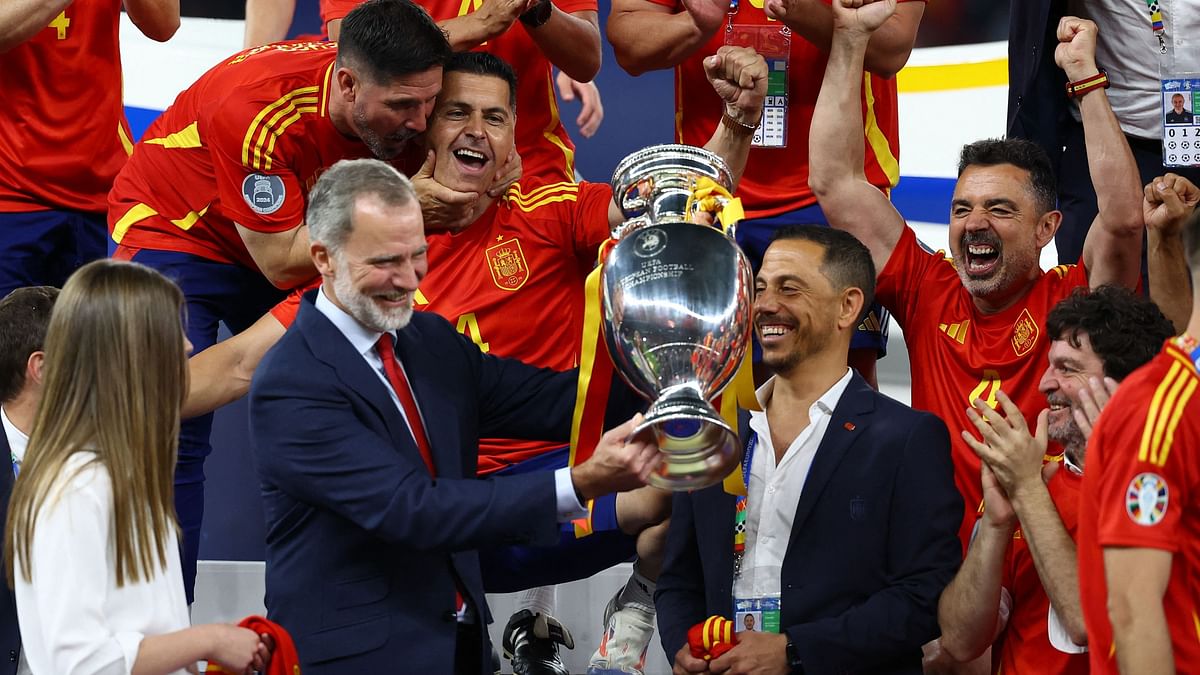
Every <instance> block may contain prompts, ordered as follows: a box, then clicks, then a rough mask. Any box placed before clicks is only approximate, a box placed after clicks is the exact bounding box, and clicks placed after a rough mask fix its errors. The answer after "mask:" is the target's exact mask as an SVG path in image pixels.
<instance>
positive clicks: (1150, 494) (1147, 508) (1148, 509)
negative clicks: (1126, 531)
mask: <svg viewBox="0 0 1200 675" xmlns="http://www.w3.org/2000/svg"><path fill="white" fill-rule="evenodd" d="M1169 498H1170V495H1169V493H1168V491H1167V481H1165V480H1163V479H1162V476H1159V475H1158V474H1153V473H1140V474H1138V475H1137V476H1135V477H1134V479H1133V481H1132V482H1130V483H1129V489H1128V490H1126V491H1125V512H1126V513H1128V514H1129V517H1130V518H1131V519H1132V520H1133V522H1135V523H1137V524H1138V525H1147V526H1149V525H1157V524H1159V523H1161V522H1162V519H1163V516H1165V515H1166V514H1167V502H1168V500H1169Z"/></svg>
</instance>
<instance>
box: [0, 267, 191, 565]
mask: <svg viewBox="0 0 1200 675" xmlns="http://www.w3.org/2000/svg"><path fill="white" fill-rule="evenodd" d="M182 310H183V294H182V293H181V292H180V290H179V288H178V287H176V286H175V285H174V284H172V283H171V282H170V281H167V279H166V278H165V277H163V276H162V275H161V274H159V273H158V272H155V271H154V270H152V269H150V268H148V267H144V266H142V265H138V264H135V263H127V262H118V261H113V260H98V261H96V262H93V263H90V264H88V265H86V266H84V267H83V268H81V269H80V270H79V271H77V272H76V273H75V274H73V275H72V276H71V278H70V279H69V280H67V283H66V286H65V287H64V288H63V290H62V293H61V294H60V295H59V297H58V301H57V303H55V307H54V311H53V313H52V314H51V317H50V326H49V328H48V329H47V333H46V343H45V352H46V361H45V377H44V379H43V384H42V398H41V402H40V403H39V405H38V409H37V415H36V416H35V418H34V422H33V430H32V432H31V433H30V437H29V448H28V450H27V453H26V457H25V461H24V462H23V464H22V468H21V475H20V477H19V479H18V480H17V482H16V485H15V486H14V489H13V494H12V500H11V502H10V504H9V508H8V523H7V529H6V530H5V531H6V532H7V536H6V537H5V542H4V562H5V568H6V570H5V571H6V573H7V577H8V583H9V585H10V586H11V585H13V583H14V579H15V576H16V574H15V572H16V570H14V561H15V560H18V559H19V560H20V573H21V575H22V577H23V578H24V579H25V580H26V581H32V568H31V563H30V555H31V551H32V546H33V533H34V528H35V527H36V525H37V522H36V521H37V516H38V511H39V510H40V509H41V508H42V507H43V506H45V505H46V502H47V501H48V500H51V499H55V498H57V494H58V490H59V489H61V487H62V486H64V485H65V484H66V482H67V481H69V480H70V479H71V478H72V476H67V475H63V474H64V472H65V471H66V466H67V463H68V461H69V460H70V459H71V457H72V456H73V455H75V454H76V453H78V452H94V453H95V454H96V456H97V461H98V462H99V463H100V464H102V465H103V466H104V468H105V469H107V471H108V474H109V476H110V477H111V479H112V494H113V509H112V511H113V522H112V525H113V542H112V544H113V547H114V550H115V554H116V555H115V559H116V570H115V574H116V583H117V586H122V585H124V584H125V583H126V582H136V581H138V580H148V579H150V578H151V577H153V576H154V573H155V571H156V570H159V569H163V568H164V567H165V566H166V561H167V541H168V536H169V533H170V531H171V529H172V528H177V524H176V518H175V505H174V488H173V474H174V471H175V457H176V451H177V449H178V436H179V408H180V405H181V404H182V402H183V397H184V394H185V392H186V391H187V354H186V352H185V348H184V337H183V330H182V326H181V319H182Z"/></svg>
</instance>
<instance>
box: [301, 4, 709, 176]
mask: <svg viewBox="0 0 1200 675" xmlns="http://www.w3.org/2000/svg"><path fill="white" fill-rule="evenodd" d="M415 1H416V3H417V4H418V5H420V6H422V7H424V8H425V11H427V12H429V15H430V16H432V17H433V19H434V21H437V22H439V23H440V22H444V21H448V20H450V19H456V18H458V17H460V16H465V15H467V14H469V13H471V12H474V11H476V10H478V9H479V7H480V6H481V5H482V4H483V2H484V0H415ZM360 4H362V0H321V17H322V18H323V19H324V20H325V22H326V23H328V22H330V21H332V20H334V19H343V18H345V17H346V15H347V14H349V13H350V10H352V9H354V8H355V7H357V6H358V5H360ZM554 5H555V6H556V7H558V8H559V9H561V10H562V11H564V12H567V13H572V12H582V11H591V12H595V11H597V3H596V0H554ZM475 49H476V50H477V51H486V52H490V53H492V54H495V55H496V56H499V57H500V58H502V59H504V60H505V61H507V62H508V64H509V65H511V66H512V67H513V70H514V71H515V72H516V73H517V112H518V115H517V134H516V144H517V152H518V153H520V155H521V168H522V174H523V175H524V176H525V177H526V178H536V179H538V180H542V181H546V182H552V181H561V180H565V181H573V180H575V144H574V143H572V142H571V138H570V137H569V136H567V130H566V129H565V128H564V127H563V124H562V121H561V120H560V119H559V116H558V98H557V97H556V96H555V95H554V74H553V71H552V66H551V65H550V61H549V59H547V58H546V55H545V54H543V53H542V50H541V48H540V47H538V46H537V43H535V42H534V41H533V38H532V37H530V36H529V31H528V30H526V28H525V24H523V23H521V22H519V21H517V22H514V23H513V25H512V26H511V27H509V29H508V30H507V31H506V32H505V33H504V34H503V35H500V36H499V37H497V38H496V39H494V40H489V41H488V42H485V43H483V44H481V45H479V46H478V47H476V48H475ZM714 128H715V127H714ZM711 135H712V130H711V129H710V130H709V133H708V134H706V135H705V137H704V141H701V143H700V145H703V144H704V143H706V142H707V141H708V137H709V136H711Z"/></svg>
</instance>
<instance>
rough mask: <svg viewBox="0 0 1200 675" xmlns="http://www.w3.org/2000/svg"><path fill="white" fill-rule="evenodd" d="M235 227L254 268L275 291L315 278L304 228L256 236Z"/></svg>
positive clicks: (242, 227) (301, 225) (302, 225)
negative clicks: (252, 261)
mask: <svg viewBox="0 0 1200 675" xmlns="http://www.w3.org/2000/svg"><path fill="white" fill-rule="evenodd" d="M235 225H237V231H238V234H240V235H241V237H242V242H243V243H244V244H246V250H247V251H249V252H250V257H251V258H253V259H254V264H255V265H258V269H259V270H261V271H262V273H263V276H265V277H266V278H267V281H270V282H271V283H272V284H273V285H274V286H275V287H276V288H283V289H288V288H295V287H296V286H297V285H299V284H301V283H303V282H305V281H307V280H308V279H311V278H313V277H315V276H316V275H317V270H316V268H315V267H313V263H312V258H310V257H309V254H308V250H309V242H308V228H307V227H305V226H304V224H303V223H301V224H299V225H297V226H296V227H293V228H292V229H290V230H285V231H283V232H260V231H256V230H252V229H250V228H248V227H245V226H243V225H241V224H238V223H235Z"/></svg>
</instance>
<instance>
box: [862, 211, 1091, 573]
mask: <svg viewBox="0 0 1200 675" xmlns="http://www.w3.org/2000/svg"><path fill="white" fill-rule="evenodd" d="M1086 285H1087V274H1086V272H1085V270H1084V268H1083V266H1082V265H1078V266H1075V265H1060V266H1059V267H1055V268H1054V269H1052V270H1050V271H1048V272H1045V273H1044V274H1042V276H1041V278H1040V279H1038V281H1037V283H1035V284H1034V285H1033V287H1032V288H1030V290H1029V292H1028V293H1026V294H1025V297H1024V298H1022V299H1021V300H1020V301H1019V302H1016V303H1014V304H1013V306H1012V307H1010V308H1009V309H1006V310H1004V311H1003V312H998V313H996V314H984V313H982V312H980V311H979V309H978V308H977V307H976V306H975V302H974V300H973V299H972V298H971V295H970V294H969V293H967V290H966V289H965V288H963V285H962V282H961V280H960V279H959V277H958V272H957V271H956V270H955V269H954V266H953V265H952V264H951V262H950V260H949V259H947V258H946V254H945V253H943V252H940V251H939V252H938V253H930V252H928V251H926V250H925V249H923V248H921V245H920V244H919V243H918V242H917V237H916V235H915V234H914V233H913V231H912V229H911V228H907V227H906V228H905V230H904V233H903V234H902V235H901V237H900V241H899V242H898V243H897V244H896V249H895V250H894V251H893V252H892V257H891V258H890V259H889V260H888V263H887V265H886V266H885V267H884V269H883V271H882V272H880V274H879V279H878V284H877V286H876V292H875V299H876V301H878V302H879V303H880V304H882V305H883V306H884V307H886V308H887V309H888V311H890V312H891V313H892V316H893V317H895V318H896V321H897V322H899V323H900V326H901V328H903V330H904V341H905V343H906V344H908V355H909V359H910V362H911V364H912V365H911V369H912V406H913V407H914V408H917V409H920V410H928V411H929V412H932V413H934V414H936V415H937V416H938V417H940V418H942V421H944V422H945V423H946V426H947V427H948V428H949V429H950V447H951V454H952V456H953V458H954V478H955V482H956V483H957V484H958V489H959V491H960V492H961V493H962V495H963V500H964V506H965V509H964V519H963V525H962V529H961V530H960V531H959V535H960V537H961V539H962V542H963V549H964V550H965V549H966V544H967V543H968V542H969V540H970V537H971V529H972V528H973V527H974V525H975V520H976V519H977V517H978V514H979V513H980V508H981V505H982V501H983V489H982V487H981V486H980V482H979V463H980V462H979V457H978V456H977V455H976V454H975V453H974V452H973V451H972V450H971V448H970V446H968V445H967V444H966V442H965V441H963V440H962V437H961V436H960V435H959V431H961V430H963V429H968V430H971V429H974V428H975V427H974V425H973V424H972V423H971V421H970V419H968V418H967V414H966V409H967V407H968V406H969V405H970V401H971V398H972V397H978V398H982V399H984V400H985V401H988V402H989V403H992V402H993V401H994V397H995V392H996V390H997V389H1003V390H1004V393H1005V394H1008V396H1009V398H1011V399H1012V400H1013V402H1014V403H1016V404H1017V407H1018V408H1020V409H1021V412H1023V413H1025V418H1026V421H1027V422H1028V423H1029V426H1030V428H1031V429H1032V428H1033V427H1034V426H1035V425H1036V423H1037V416H1038V413H1039V412H1041V410H1042V409H1043V408H1045V407H1046V397H1045V396H1044V395H1043V394H1042V393H1041V392H1039V391H1038V382H1040V381H1041V378H1042V374H1043V373H1044V372H1045V371H1046V363H1047V358H1048V353H1049V350H1050V340H1049V338H1047V337H1046V335H1045V333H1046V315H1047V314H1049V313H1050V309H1051V308H1053V307H1054V305H1056V304H1058V302H1059V301H1060V300H1062V299H1063V298H1065V297H1067V296H1068V295H1070V294H1071V292H1072V291H1073V290H1075V289H1076V288H1078V287H1079V286H1086ZM951 333H954V335H953V336H952V335H951ZM960 338H961V341H960ZM1054 452H1055V451H1054V450H1052V451H1051V454H1054ZM1058 452H1061V449H1060V450H1058ZM1090 463H1091V460H1090V458H1089V465H1090Z"/></svg>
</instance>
